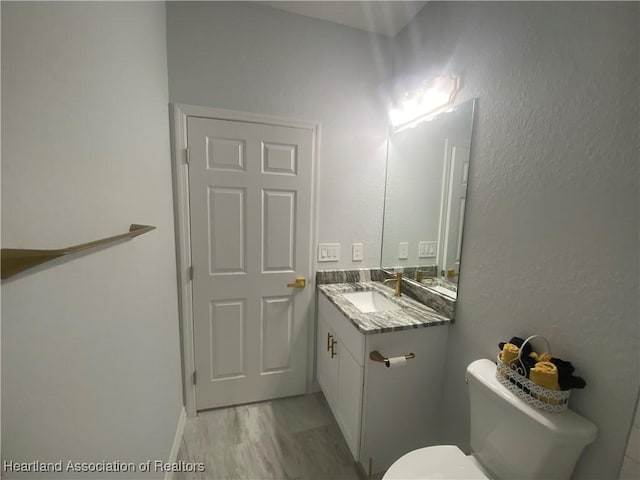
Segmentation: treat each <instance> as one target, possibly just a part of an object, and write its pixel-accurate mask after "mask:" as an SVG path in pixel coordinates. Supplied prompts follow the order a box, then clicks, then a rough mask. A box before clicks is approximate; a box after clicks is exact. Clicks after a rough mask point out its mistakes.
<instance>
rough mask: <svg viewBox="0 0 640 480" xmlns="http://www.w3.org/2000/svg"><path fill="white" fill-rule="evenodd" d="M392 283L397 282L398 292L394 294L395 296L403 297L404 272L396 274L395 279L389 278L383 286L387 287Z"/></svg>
mask: <svg viewBox="0 0 640 480" xmlns="http://www.w3.org/2000/svg"><path fill="white" fill-rule="evenodd" d="M391 282H396V291H395V293H394V296H396V297H399V296H400V295H402V272H396V273H394V274H393V278H387V279H386V280H385V281H384V282H382V284H383V285H386V284H387V283H391Z"/></svg>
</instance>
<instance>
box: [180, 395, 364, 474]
mask: <svg viewBox="0 0 640 480" xmlns="http://www.w3.org/2000/svg"><path fill="white" fill-rule="evenodd" d="M178 460H181V461H185V462H203V463H204V465H205V469H206V470H205V472H204V473H195V474H193V473H187V474H180V475H178V477H177V478H179V479H182V480H192V479H193V480H195V479H198V480H200V479H202V480H205V479H206V480H222V479H225V480H226V479H247V480H254V479H255V480H258V479H259V480H262V479H300V480H303V479H304V480H306V479H317V480H331V479H335V480H358V478H359V477H358V473H357V469H356V465H355V462H354V460H353V457H352V456H351V453H350V452H349V447H348V446H347V444H346V442H345V440H344V437H343V436H342V432H340V428H339V427H338V425H337V424H336V422H335V419H334V418H333V416H332V414H331V412H330V411H329V407H328V405H327V403H326V400H325V399H324V396H323V395H322V393H315V394H312V395H301V396H297V397H288V398H281V399H276V400H271V401H268V402H261V403H255V404H250V405H240V406H237V407H229V408H221V409H216V410H209V411H205V412H200V413H199V414H198V416H197V417H195V418H188V419H187V423H186V426H185V430H184V436H183V439H182V443H181V445H180V451H179V453H178Z"/></svg>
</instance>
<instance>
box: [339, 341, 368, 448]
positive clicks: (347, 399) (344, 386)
mask: <svg viewBox="0 0 640 480" xmlns="http://www.w3.org/2000/svg"><path fill="white" fill-rule="evenodd" d="M336 347H338V350H337V352H338V356H337V359H338V361H339V367H338V403H337V407H336V409H335V415H336V419H337V420H338V423H339V424H340V427H341V429H342V433H343V434H344V437H345V440H346V441H347V444H348V445H349V449H350V450H351V453H352V454H353V458H355V459H356V460H358V458H359V454H360V424H361V417H362V389H363V383H364V372H363V370H364V369H363V367H361V366H360V365H359V364H358V362H356V360H355V359H354V358H353V356H352V355H351V353H349V351H348V350H347V349H346V348H344V347H343V346H341V345H340V343H338V345H336Z"/></svg>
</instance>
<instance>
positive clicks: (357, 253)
mask: <svg viewBox="0 0 640 480" xmlns="http://www.w3.org/2000/svg"><path fill="white" fill-rule="evenodd" d="M363 254H364V245H362V244H361V243H353V244H351V260H352V261H354V262H361V261H362V257H363Z"/></svg>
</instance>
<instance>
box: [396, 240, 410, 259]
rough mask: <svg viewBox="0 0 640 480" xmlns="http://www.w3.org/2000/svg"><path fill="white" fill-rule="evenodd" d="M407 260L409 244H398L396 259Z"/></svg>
mask: <svg viewBox="0 0 640 480" xmlns="http://www.w3.org/2000/svg"><path fill="white" fill-rule="evenodd" d="M408 258H409V242H400V243H399V244H398V259H399V260H406V259H408Z"/></svg>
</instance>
